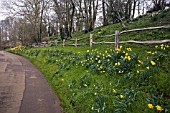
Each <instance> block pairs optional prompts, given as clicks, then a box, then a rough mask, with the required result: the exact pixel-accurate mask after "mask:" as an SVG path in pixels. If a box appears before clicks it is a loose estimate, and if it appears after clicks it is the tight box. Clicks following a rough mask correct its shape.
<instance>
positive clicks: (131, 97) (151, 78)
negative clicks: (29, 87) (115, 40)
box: [10, 44, 170, 113]
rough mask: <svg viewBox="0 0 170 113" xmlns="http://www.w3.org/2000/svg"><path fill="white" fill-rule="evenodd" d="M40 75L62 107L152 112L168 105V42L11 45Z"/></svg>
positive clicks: (99, 111) (98, 112) (103, 112)
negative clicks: (92, 45) (43, 77)
mask: <svg viewBox="0 0 170 113" xmlns="http://www.w3.org/2000/svg"><path fill="white" fill-rule="evenodd" d="M10 52H14V53H16V54H20V55H23V56H25V57H27V58H29V59H30V60H31V61H32V62H33V63H34V64H35V65H36V66H37V67H38V68H39V69H40V70H41V72H42V73H43V74H44V75H45V76H46V78H47V79H48V82H49V83H50V84H51V86H52V87H53V89H54V90H55V91H56V93H57V94H58V95H59V97H60V99H61V102H62V103H61V105H62V106H63V108H64V110H65V112H67V113H74V112H75V113H79V112H83V113H95V112H96V113H110V112H116V113H118V112H120V113H140V112H145V113H155V112H169V111H168V110H169V108H170V100H169V97H170V95H169V94H170V88H169V85H170V82H169V80H170V72H169V67H170V59H169V57H168V56H169V55H170V48H169V45H167V44H166V45H164V44H161V45H156V46H155V45H152V46H149V45H126V46H125V47H124V46H123V47H122V46H120V49H119V50H117V51H114V50H113V49H112V48H110V47H107V46H102V45H101V48H99V47H96V48H95V47H94V48H93V49H92V50H90V49H88V47H83V48H81V47H79V48H74V47H73V48H72V47H69V48H67V47H66V48H58V49H56V48H52V47H50V48H37V49H36V48H33V49H29V48H25V47H18V48H13V49H12V50H10Z"/></svg>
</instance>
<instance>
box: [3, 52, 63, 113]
mask: <svg viewBox="0 0 170 113" xmlns="http://www.w3.org/2000/svg"><path fill="white" fill-rule="evenodd" d="M61 112H62V108H61V107H60V106H59V99H58V98H57V96H56V95H55V94H54V92H53V91H52V89H51V88H50V86H49V85H48V83H47V81H46V79H45V77H44V76H43V75H42V74H41V72H39V70H38V69H37V68H36V67H35V66H34V65H33V64H31V63H30V62H29V60H27V59H25V58H23V57H21V56H18V55H14V54H11V53H8V52H4V51H0V113H61Z"/></svg>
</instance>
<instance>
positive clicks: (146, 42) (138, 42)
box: [119, 39, 170, 44]
mask: <svg viewBox="0 0 170 113" xmlns="http://www.w3.org/2000/svg"><path fill="white" fill-rule="evenodd" d="M168 42H170V39H167V40H147V41H135V40H128V41H120V42H119V43H120V44H123V43H135V44H161V43H168Z"/></svg>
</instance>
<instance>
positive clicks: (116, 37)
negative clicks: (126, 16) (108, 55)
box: [115, 30, 119, 50]
mask: <svg viewBox="0 0 170 113" xmlns="http://www.w3.org/2000/svg"><path fill="white" fill-rule="evenodd" d="M118 48H119V31H118V30H116V31H115V50H117V49H118Z"/></svg>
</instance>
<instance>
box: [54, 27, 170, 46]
mask: <svg viewBox="0 0 170 113" xmlns="http://www.w3.org/2000/svg"><path fill="white" fill-rule="evenodd" d="M154 29H170V25H169V26H158V27H148V28H141V29H131V30H125V31H121V32H119V31H118V30H116V31H115V34H111V35H105V36H100V37H101V38H108V37H113V36H114V38H115V39H114V42H94V39H93V36H94V34H90V48H92V46H93V44H102V43H105V44H115V49H118V48H119V44H122V43H136V44H156V43H167V42H170V39H165V40H151V41H134V40H129V41H119V37H120V35H121V34H124V33H129V32H136V31H144V30H154ZM87 38H89V37H85V38H80V39H78V38H76V39H71V40H69V41H74V44H67V45H69V46H75V47H77V46H81V45H88V44H87V43H84V44H78V41H80V40H84V39H87ZM60 42H61V41H60ZM65 42H66V40H65V39H64V40H63V41H62V45H63V47H65V46H66V44H65ZM58 43H59V41H56V46H57V45H58Z"/></svg>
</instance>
